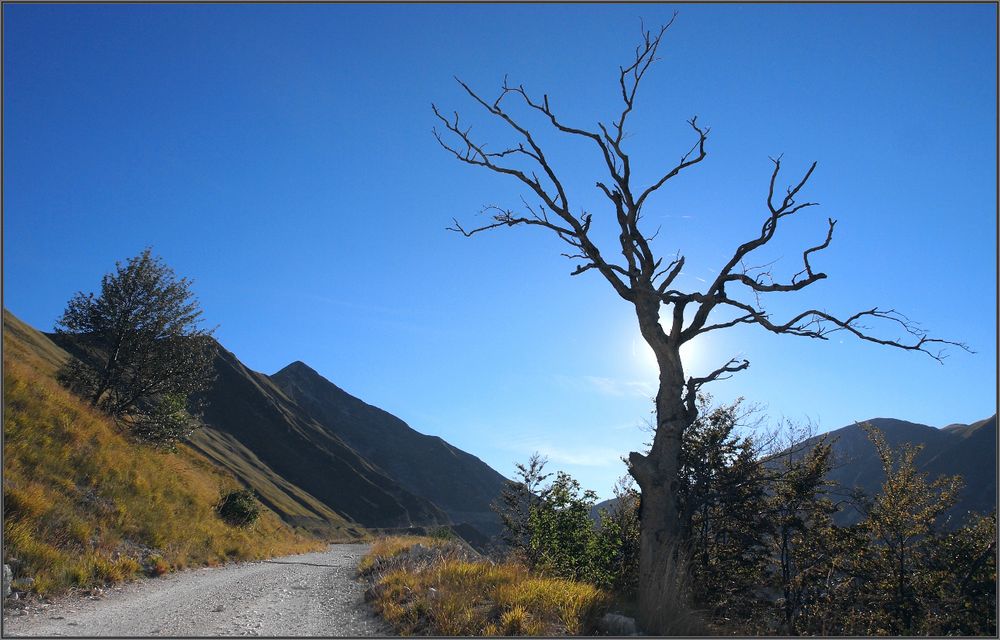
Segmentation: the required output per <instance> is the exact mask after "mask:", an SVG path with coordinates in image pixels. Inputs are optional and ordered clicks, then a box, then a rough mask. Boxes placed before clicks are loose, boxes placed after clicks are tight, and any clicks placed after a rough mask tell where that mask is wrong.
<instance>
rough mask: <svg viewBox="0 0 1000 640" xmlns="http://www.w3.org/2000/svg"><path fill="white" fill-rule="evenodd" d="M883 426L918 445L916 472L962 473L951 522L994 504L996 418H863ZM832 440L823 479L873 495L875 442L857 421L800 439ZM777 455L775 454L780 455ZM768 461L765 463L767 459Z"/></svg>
mask: <svg viewBox="0 0 1000 640" xmlns="http://www.w3.org/2000/svg"><path fill="white" fill-rule="evenodd" d="M863 422H865V423H868V424H871V425H873V426H875V427H877V428H878V429H879V430H881V431H882V434H883V435H884V436H885V439H886V442H887V443H888V444H889V446H890V447H892V448H893V449H898V448H899V447H901V446H902V445H904V444H913V445H921V446H923V449H922V450H921V451H920V453H918V454H917V457H916V464H917V467H918V471H920V472H921V473H926V474H927V477H928V479H929V480H933V479H934V478H936V477H938V476H939V475H961V476H962V479H963V481H964V485H963V487H962V490H961V491H960V492H959V496H958V503H957V504H956V505H955V506H954V507H952V508H951V509H950V510H949V511H947V512H946V513H945V517H950V519H951V520H950V526H959V525H960V524H961V523H962V521H963V520H964V518H965V517H966V515H967V514H968V513H969V512H970V511H974V512H977V513H981V514H986V513H989V512H990V511H993V510H994V509H996V504H997V503H996V495H997V417H996V416H995V415H994V416H992V417H990V418H986V419H984V420H980V421H978V422H974V423H972V424H951V425H948V426H947V427H944V428H941V429H935V428H934V427H929V426H927V425H925V424H918V423H915V422H907V421H906V420H897V419H895V418H872V419H870V420H865V421H863ZM823 437H825V438H828V439H830V440H833V451H832V460H833V467H834V468H833V469H832V470H831V471H830V472H829V473H828V474H827V479H828V480H831V481H833V482H835V483H837V484H838V485H839V489H838V490H837V492H838V493H847V492H848V491H850V490H851V489H854V488H859V489H861V490H862V491H864V492H865V494H867V495H869V496H870V495H874V494H875V493H877V492H878V491H879V489H880V488H881V486H882V483H883V482H884V481H885V474H884V473H883V471H882V463H881V461H880V460H879V458H878V454H877V453H876V451H875V445H873V444H872V443H871V441H870V440H869V439H868V435H867V434H866V433H865V431H864V429H862V428H861V427H860V426H859V424H852V425H848V426H846V427H842V428H840V429H837V430H835V431H831V432H829V433H826V434H822V435H820V436H815V437H813V438H810V439H808V440H806V441H805V442H804V443H803V447H802V451H803V452H804V451H807V450H808V449H809V448H811V447H812V446H815V445H816V444H817V443H818V442H819V440H820V438H823ZM780 455H781V454H779V456H780ZM765 464H767V463H765ZM614 502H615V498H611V499H609V500H604V501H603V502H599V503H597V504H596V505H594V507H593V508H592V509H591V510H590V515H591V517H592V518H593V519H594V520H595V521H596V520H597V519H598V511H599V510H600V509H611V508H612V507H613V506H614ZM860 518H861V516H860V514H859V513H857V511H855V510H853V509H843V510H841V511H840V512H838V513H837V514H836V515H835V516H834V521H835V522H836V523H837V524H838V525H841V526H846V525H850V524H854V523H856V522H858V521H859V520H860Z"/></svg>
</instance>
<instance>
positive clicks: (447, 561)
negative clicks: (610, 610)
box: [360, 536, 609, 636]
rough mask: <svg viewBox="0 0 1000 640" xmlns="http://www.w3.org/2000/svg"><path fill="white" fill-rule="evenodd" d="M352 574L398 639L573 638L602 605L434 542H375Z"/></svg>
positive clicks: (592, 592) (574, 588)
mask: <svg viewBox="0 0 1000 640" xmlns="http://www.w3.org/2000/svg"><path fill="white" fill-rule="evenodd" d="M360 571H361V573H362V575H365V576H367V577H368V578H369V580H371V582H372V586H371V588H370V589H369V592H368V596H369V599H370V600H371V602H372V605H373V607H374V608H375V611H376V612H377V613H378V614H380V615H381V616H382V617H383V618H384V619H385V620H386V621H387V622H389V623H390V624H391V625H392V626H393V628H394V629H395V630H396V631H397V632H398V633H400V634H402V635H434V636H437V635H442V636H555V635H579V634H584V633H588V632H590V631H592V630H593V629H594V625H595V622H596V620H597V617H598V615H599V614H600V613H602V612H603V611H604V610H605V609H606V607H607V603H608V602H609V595H608V594H607V592H605V591H603V590H601V589H599V588H597V587H595V586H594V585H591V584H588V583H586V582H579V581H575V580H570V579H566V578H559V577H552V576H546V575H541V574H539V573H536V572H533V571H531V570H530V569H528V567H527V566H525V565H524V564H523V563H520V562H517V561H515V560H507V561H503V562H495V561H492V560H490V559H487V558H484V557H481V556H479V555H478V554H476V553H475V552H473V551H471V550H469V549H468V548H465V547H464V546H462V545H461V544H460V543H458V542H455V541H449V540H446V539H442V538H432V537H413V536H408V537H390V538H382V539H379V540H377V541H376V542H375V544H374V545H373V546H372V551H371V552H370V553H369V554H368V555H367V556H365V557H364V558H363V559H362V562H361V566H360Z"/></svg>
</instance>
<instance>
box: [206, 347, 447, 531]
mask: <svg viewBox="0 0 1000 640" xmlns="http://www.w3.org/2000/svg"><path fill="white" fill-rule="evenodd" d="M215 370H216V373H217V375H218V377H217V378H216V380H215V383H214V385H213V386H212V388H211V390H210V391H209V392H208V393H207V394H206V395H205V400H206V406H205V410H204V416H203V422H204V424H205V427H204V428H202V429H199V430H198V431H196V432H195V434H194V436H193V437H192V438H191V444H192V445H193V446H194V447H195V448H197V449H200V450H202V451H203V452H204V453H205V454H206V455H208V456H209V457H211V458H213V459H214V460H216V461H217V462H218V463H219V464H221V465H222V466H225V467H227V468H230V469H231V470H232V471H233V472H234V473H237V474H240V475H242V476H244V477H246V478H247V480H248V482H249V483H250V484H251V485H252V486H254V488H255V489H256V488H257V485H258V484H260V483H261V478H260V477H258V475H260V476H263V477H264V478H266V479H267V481H268V482H269V483H271V484H274V485H276V486H277V487H280V488H281V490H282V492H283V493H284V494H285V497H284V498H283V499H282V500H281V501H280V502H279V503H278V504H276V505H268V506H271V507H272V508H273V509H275V510H276V511H278V512H279V513H280V514H282V516H283V517H285V518H286V519H287V520H289V521H292V522H295V523H298V524H304V523H303V522H302V520H301V516H299V515H297V513H296V511H295V510H292V509H289V508H288V505H286V501H287V500H289V499H290V500H291V501H292V502H293V503H295V504H294V506H295V507H296V509H297V510H306V511H307V512H308V511H312V512H313V513H315V514H316V515H317V516H320V517H321V518H325V517H328V515H327V514H326V513H324V510H323V509H322V507H320V508H317V506H318V505H317V504H316V502H317V501H318V502H319V503H320V504H321V505H323V506H324V507H325V508H326V511H330V510H332V511H333V512H335V513H336V514H337V515H339V516H340V517H342V518H344V519H346V520H348V521H351V522H356V523H359V524H361V525H363V526H365V527H408V526H413V525H432V524H447V523H448V516H447V515H445V513H444V512H443V511H442V510H441V509H440V508H438V507H437V506H435V505H434V504H433V503H432V502H431V501H430V500H428V499H427V498H426V497H423V496H418V495H415V494H414V493H412V492H410V491H408V490H407V489H405V488H403V487H402V486H401V485H400V484H399V483H398V482H397V481H396V480H394V479H393V478H391V477H390V476H389V475H387V474H386V473H385V471H384V470H382V469H379V468H378V467H377V466H376V465H373V464H372V463H371V462H370V461H369V460H366V459H365V458H364V457H363V456H361V455H359V454H358V452H357V451H355V450H354V449H353V448H351V447H350V446H349V445H348V444H347V443H345V442H344V441H343V440H342V439H341V438H339V437H337V436H336V435H335V434H333V433H331V432H330V431H329V430H328V429H325V428H324V427H323V426H322V425H320V424H319V423H318V422H317V421H316V420H315V419H314V417H313V416H312V415H310V414H309V412H308V411H306V410H304V409H303V408H302V407H300V406H298V405H297V404H296V403H295V402H294V401H292V400H291V399H289V398H288V397H287V396H286V395H285V394H284V393H283V392H282V391H281V390H280V389H279V388H278V387H277V386H276V385H275V384H274V383H273V382H272V381H271V379H270V378H268V377H267V376H266V375H264V374H261V373H257V372H255V371H251V370H250V369H248V368H247V367H246V366H245V365H243V363H241V362H240V361H239V360H238V359H237V358H236V356H234V355H233V354H232V353H230V352H229V351H227V350H226V349H224V348H222V347H221V346H219V347H218V350H217V355H216V358H215ZM414 463H419V461H418V460H414ZM269 488H270V487H269ZM261 493H262V495H263V492H262V491H261ZM308 517H309V516H308V514H307V515H306V518H307V519H308Z"/></svg>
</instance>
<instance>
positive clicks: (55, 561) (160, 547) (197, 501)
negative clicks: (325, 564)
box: [3, 311, 347, 595]
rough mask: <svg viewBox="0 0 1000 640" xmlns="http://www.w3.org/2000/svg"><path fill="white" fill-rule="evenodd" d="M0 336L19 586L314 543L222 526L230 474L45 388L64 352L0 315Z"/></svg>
mask: <svg viewBox="0 0 1000 640" xmlns="http://www.w3.org/2000/svg"><path fill="white" fill-rule="evenodd" d="M3 329H4V332H3V375H4V400H3V402H4V407H3V429H4V451H3V453H4V469H3V495H4V541H3V556H4V562H5V563H8V564H10V565H11V566H12V568H13V570H14V576H15V577H25V578H30V579H31V580H32V581H33V584H32V586H31V587H30V588H31V590H33V591H35V592H37V593H39V594H43V595H44V594H49V593H55V592H59V591H61V590H64V589H66V588H69V587H73V586H75V587H83V588H86V587H90V586H96V585H100V584H104V583H106V582H109V581H110V582H116V581H120V580H124V579H127V578H129V577H132V576H134V575H136V574H138V573H141V572H144V571H145V572H148V573H152V574H157V573H161V572H163V571H167V570H169V569H170V568H171V567H174V568H177V567H184V566H191V565H203V564H217V563H219V562H224V561H226V560H229V559H249V558H262V557H269V556H272V555H276V554H281V553H294V552H300V551H305V550H309V549H314V548H317V547H319V546H321V543H320V542H319V541H318V540H316V539H314V538H312V537H308V536H303V535H300V534H299V533H297V532H295V531H294V530H293V529H292V528H291V527H289V526H288V525H287V524H285V523H284V522H282V521H281V520H280V519H279V518H278V517H277V516H276V515H275V514H274V513H272V512H271V511H268V510H264V512H263V514H262V516H261V518H260V519H259V520H258V521H257V523H255V524H254V525H252V526H250V527H247V528H238V527H233V526H230V525H228V524H226V523H225V522H223V520H222V519H221V518H220V517H219V516H218V514H217V512H216V510H215V507H216V505H217V504H218V502H219V499H220V497H221V496H222V495H223V494H224V493H225V492H227V491H230V490H232V489H235V488H238V487H239V482H238V481H237V479H236V478H234V477H233V476H232V475H230V474H227V473H224V472H222V471H221V470H220V469H218V468H216V467H215V466H214V465H212V464H211V463H210V462H209V461H208V460H206V459H205V458H204V457H203V456H202V455H201V454H199V453H197V452H196V451H194V450H192V449H190V448H188V447H185V446H181V447H180V448H179V451H178V452H177V453H174V454H171V453H166V452H163V451H159V450H156V449H154V448H152V447H149V446H147V445H144V444H138V443H135V442H133V441H131V440H130V439H129V438H128V437H126V435H125V434H123V433H122V432H121V431H120V430H119V429H118V428H117V427H116V425H115V424H114V423H113V422H112V421H111V420H109V419H108V418H107V417H106V416H105V415H103V414H101V413H100V412H97V411H95V410H93V409H92V408H91V407H90V406H88V405H87V404H85V403H82V402H81V401H80V400H79V399H78V398H76V397H75V396H73V395H71V394H70V393H69V392H67V391H66V390H65V389H63V388H62V387H61V386H59V385H58V384H57V383H56V382H55V380H54V379H53V377H54V374H55V371H56V370H57V368H58V366H59V365H60V364H61V363H62V362H65V361H66V359H67V358H68V357H69V355H68V354H67V353H66V352H65V351H63V350H62V349H60V348H59V347H58V346H56V345H55V344H53V343H52V342H51V341H50V340H49V339H48V338H46V337H45V336H44V335H42V334H41V333H39V332H37V331H35V330H34V329H32V328H31V327H29V326H27V325H26V324H24V323H22V322H20V321H19V320H18V319H17V318H15V317H14V316H13V315H11V314H10V313H8V312H7V311H4V324H3ZM343 537H344V538H346V537H347V536H346V535H345V536H343Z"/></svg>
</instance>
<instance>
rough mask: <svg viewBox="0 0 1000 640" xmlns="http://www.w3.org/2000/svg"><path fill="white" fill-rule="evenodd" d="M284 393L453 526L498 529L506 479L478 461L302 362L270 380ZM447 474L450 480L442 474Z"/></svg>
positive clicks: (280, 372) (485, 529) (487, 530)
mask: <svg viewBox="0 0 1000 640" xmlns="http://www.w3.org/2000/svg"><path fill="white" fill-rule="evenodd" d="M271 380H272V381H273V382H274V383H275V384H276V385H277V386H278V387H279V388H280V389H281V390H282V391H284V392H285V394H286V395H287V396H288V397H289V398H291V399H292V400H294V401H295V403H296V404H297V405H299V406H300V407H302V408H303V409H305V410H306V411H307V412H308V413H309V415H311V416H312V417H313V418H315V419H316V421H317V422H318V423H319V424H320V425H321V426H322V427H323V428H324V430H326V431H327V432H328V433H330V434H332V435H334V436H336V437H339V438H340V439H342V440H343V441H344V442H346V443H347V444H348V445H350V446H351V447H352V448H353V449H354V450H355V451H357V452H358V453H359V454H361V455H362V456H364V457H365V458H366V459H367V460H369V461H371V462H372V463H374V464H375V465H377V466H378V467H380V468H381V469H383V470H385V472H386V473H387V474H389V475H390V476H391V477H392V478H393V479H395V480H396V481H397V482H399V484H401V485H402V486H403V487H404V488H406V489H407V490H409V491H411V492H413V493H415V494H416V495H420V496H424V497H426V498H428V499H429V500H431V501H432V502H434V504H436V505H438V506H439V507H441V508H442V509H443V510H444V512H445V513H446V514H447V515H448V517H449V518H450V520H451V521H452V522H454V523H468V524H472V525H473V526H475V527H476V528H478V529H480V530H481V531H485V532H493V531H495V530H496V529H497V528H498V527H499V524H500V523H499V519H498V518H497V516H496V514H495V513H493V511H492V510H491V509H490V503H491V502H492V501H493V500H494V499H495V498H496V497H497V496H498V495H500V492H501V491H502V490H503V486H504V483H505V482H506V479H505V478H504V477H503V476H502V475H500V474H499V473H497V472H496V471H494V470H493V469H492V468H491V467H489V466H487V465H486V463H484V462H483V461H482V460H480V459H479V458H477V457H475V456H473V455H470V454H468V453H466V452H464V451H462V450H460V449H456V448H455V447H453V446H451V445H450V444H448V443H447V442H445V441H444V440H442V439H441V438H439V437H437V436H428V435H424V434H422V433H418V432H417V431H415V430H414V429H412V428H411V427H410V426H409V425H408V424H406V423H405V422H403V421H402V420H400V419H399V418H397V417H396V416H394V415H392V414H390V413H388V412H386V411H383V410H382V409H379V408H378V407H374V406H372V405H369V404H367V403H365V402H363V401H362V400H359V399H358V398H356V397H354V396H352V395H351V394H349V393H347V392H346V391H344V390H342V389H341V388H340V387H338V386H336V385H335V384H333V383H332V382H330V381H329V380H327V379H326V378H324V377H323V376H321V375H320V374H318V373H316V371H314V370H313V369H311V368H310V367H308V366H307V365H305V364H304V363H302V362H293V363H292V364H290V365H288V366H287V367H285V368H284V369H282V370H281V371H279V372H277V373H276V374H274V375H272V376H271ZM445 469H446V470H447V478H445V477H443V476H442V470H445Z"/></svg>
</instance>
